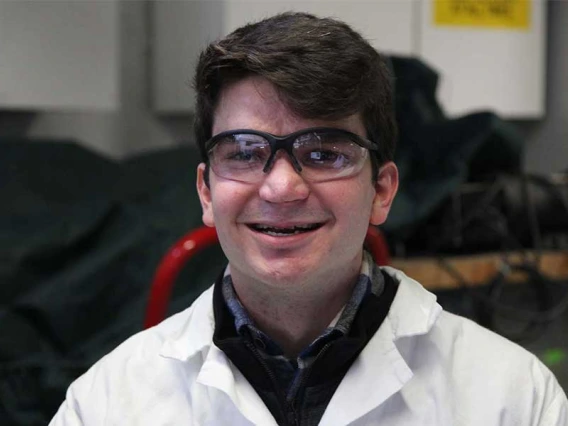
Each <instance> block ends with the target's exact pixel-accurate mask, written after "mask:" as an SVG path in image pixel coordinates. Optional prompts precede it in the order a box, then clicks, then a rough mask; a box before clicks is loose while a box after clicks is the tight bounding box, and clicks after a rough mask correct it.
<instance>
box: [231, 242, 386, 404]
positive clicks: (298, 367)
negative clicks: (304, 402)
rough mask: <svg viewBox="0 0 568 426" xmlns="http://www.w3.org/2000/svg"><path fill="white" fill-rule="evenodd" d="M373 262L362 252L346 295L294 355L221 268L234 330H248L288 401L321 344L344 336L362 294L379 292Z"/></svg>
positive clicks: (244, 332)
mask: <svg viewBox="0 0 568 426" xmlns="http://www.w3.org/2000/svg"><path fill="white" fill-rule="evenodd" d="M373 266H374V262H373V258H372V257H371V255H370V254H369V253H367V252H364V256H363V262H362V264H361V271H360V273H359V279H358V281H357V284H356V285H355V287H354V288H353V293H352V294H351V297H350V299H349V300H348V301H347V303H346V304H345V306H344V307H343V309H342V310H341V311H340V312H339V313H338V315H337V316H336V317H335V318H334V320H333V321H332V322H331V324H330V325H329V326H328V327H327V328H326V329H325V330H324V332H323V333H322V334H321V335H320V336H319V337H318V338H317V339H315V340H314V341H313V342H312V343H311V344H310V345H309V346H308V347H306V348H305V349H304V350H303V351H302V352H300V354H299V355H298V357H297V358H295V359H294V358H287V357H286V356H285V355H284V352H283V351H282V349H281V348H280V346H279V345H278V344H277V343H276V342H275V341H274V340H272V339H271V338H270V337H269V336H268V335H266V334H265V333H263V332H262V331H261V330H259V329H258V328H257V327H256V325H255V324H254V321H253V320H252V318H251V317H250V316H249V314H248V313H247V311H246V310H245V308H244V307H243V305H242V304H241V302H240V301H239V299H238V297H237V294H236V293H235V289H234V287H233V281H232V279H231V275H230V268H229V267H227V269H226V270H225V275H224V277H223V287H222V290H223V297H224V298H225V303H226V304H227V307H228V308H229V310H230V311H231V313H232V314H233V316H234V317H235V328H236V330H237V333H238V334H239V335H240V336H241V337H242V338H247V335H248V334H249V333H250V336H252V340H253V343H254V344H255V346H256V347H257V349H258V352H259V354H260V356H261V357H262V358H264V360H265V361H266V363H267V364H268V365H269V367H270V369H271V370H272V371H273V372H274V374H275V375H276V377H277V379H278V382H279V383H280V385H281V387H282V389H284V390H285V394H286V398H287V400H288V401H291V400H292V399H293V398H294V397H295V396H296V394H297V392H298V390H299V387H300V384H301V383H302V378H303V377H304V375H305V374H306V372H307V371H308V369H309V367H310V366H311V365H312V363H313V362H314V360H315V359H316V357H317V355H318V354H319V352H320V351H321V350H322V348H323V347H324V346H325V345H326V344H327V343H329V342H331V341H333V340H335V339H338V338H340V337H342V336H345V335H346V334H347V333H348V332H349V329H350V327H351V324H352V323H353V319H354V318H355V315H356V314H357V311H358V310H359V307H360V306H361V302H362V301H363V300H364V298H365V296H366V295H367V294H369V293H373V294H375V295H376V296H380V294H381V293H382V292H383V288H384V280H383V279H382V275H380V274H379V275H378V277H377V276H375V279H374V280H372V279H371V274H372V271H373Z"/></svg>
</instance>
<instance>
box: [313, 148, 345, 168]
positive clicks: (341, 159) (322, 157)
mask: <svg viewBox="0 0 568 426" xmlns="http://www.w3.org/2000/svg"><path fill="white" fill-rule="evenodd" d="M308 156H309V158H306V157H308ZM303 160H304V161H303V162H304V163H305V164H306V165H310V166H320V167H331V168H334V169H336V168H340V167H343V166H344V165H345V164H347V163H348V162H349V159H348V158H347V157H346V156H345V155H344V154H343V153H341V152H337V151H333V150H323V149H318V150H313V151H310V152H308V153H307V155H306V156H304V158H303Z"/></svg>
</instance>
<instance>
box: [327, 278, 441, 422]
mask: <svg viewBox="0 0 568 426" xmlns="http://www.w3.org/2000/svg"><path fill="white" fill-rule="evenodd" d="M383 269H384V270H385V271H386V272H387V273H388V274H389V275H391V276H392V277H393V278H394V279H395V280H396V281H397V282H398V283H399V286H398V290H397V293H396V296H395V298H394V300H393V303H392V305H391V308H390V310H389V313H388V315H387V317H386V318H385V320H384V321H383V323H382V324H381V326H380V327H379V329H378V330H377V332H376V333H375V335H374V336H373V337H372V338H371V340H369V343H367V346H366V347H365V349H363V351H362V352H361V354H360V355H359V357H358V358H357V359H356V360H355V362H354V363H353V365H352V366H351V368H350V369H349V371H348V372H347V374H346V376H345V377H344V378H343V380H342V382H341V384H340V385H339V387H338V388H337V391H336V392H335V394H334V395H333V397H332V399H331V401H330V403H329V405H328V407H327V410H326V411H325V413H324V415H323V417H322V420H321V422H320V425H322V426H339V425H341V426H345V425H348V424H350V423H352V422H354V421H355V420H357V419H359V418H361V417H362V416H364V415H365V414H367V413H369V412H370V411H372V410H374V409H376V408H377V407H379V406H380V405H381V404H383V403H384V402H385V401H386V400H387V399H388V398H390V397H391V396H392V395H394V394H395V393H397V392H398V391H400V390H401V389H402V388H403V386H404V385H405V384H406V383H408V381H409V380H410V379H411V378H412V376H413V373H412V370H411V369H410V367H409V366H408V364H407V362H406V361H405V360H404V358H403V356H402V354H401V353H400V351H399V349H398V348H397V346H396V341H397V340H398V339H400V338H403V337H410V336H417V335H422V334H426V333H428V332H429V331H430V330H431V328H432V326H433V325H434V324H435V322H436V320H437V318H438V316H439V314H440V312H441V310H442V308H441V307H440V305H438V304H437V303H436V296H434V295H433V294H431V293H429V292H428V291H426V290H425V289H424V288H423V287H422V286H421V285H420V284H419V283H418V282H416V281H414V280H412V279H410V278H408V277H407V276H406V275H405V274H404V273H403V272H401V271H398V270H396V269H393V268H389V267H384V268H383Z"/></svg>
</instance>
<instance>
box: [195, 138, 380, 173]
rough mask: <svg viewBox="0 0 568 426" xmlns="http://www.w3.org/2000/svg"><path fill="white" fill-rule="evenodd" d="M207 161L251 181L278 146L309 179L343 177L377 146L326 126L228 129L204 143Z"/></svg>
mask: <svg viewBox="0 0 568 426" xmlns="http://www.w3.org/2000/svg"><path fill="white" fill-rule="evenodd" d="M205 146H206V149H207V152H208V157H209V165H210V167H211V169H212V170H213V172H214V173H215V174H216V175H218V176H220V177H223V178H226V179H232V180H237V181H241V182H248V183H254V182H258V181H260V180H262V179H263V177H264V175H265V174H266V173H268V172H270V170H271V168H272V166H273V164H274V161H275V157H276V153H277V152H278V151H279V150H284V151H285V152H286V153H288V156H289V158H290V161H291V163H292V165H293V166H294V169H295V170H296V171H297V172H298V173H301V175H302V177H303V178H304V179H306V180H309V181H312V182H323V181H327V180H333V179H340V178H346V177H349V176H353V175H355V174H357V173H359V172H360V171H361V169H362V168H363V166H364V164H365V160H366V159H367V156H368V155H369V150H377V146H376V145H375V144H374V143H373V142H371V141H369V140H367V139H363V138H361V137H360V136H358V135H356V134H355V133H352V132H349V131H347V130H343V129H336V128H330V127H314V128H309V129H303V130H300V131H297V132H294V133H291V134H289V135H286V136H275V135H272V134H270V133H265V132H260V131H258V130H250V129H239V130H229V131H226V132H222V133H219V134H217V135H215V136H213V137H212V138H211V139H210V140H209V141H207V143H206V144H205Z"/></svg>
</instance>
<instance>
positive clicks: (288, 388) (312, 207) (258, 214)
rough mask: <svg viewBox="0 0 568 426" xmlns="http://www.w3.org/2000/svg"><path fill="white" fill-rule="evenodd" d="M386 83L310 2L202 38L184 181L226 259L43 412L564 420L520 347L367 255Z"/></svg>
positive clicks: (221, 419)
mask: <svg viewBox="0 0 568 426" xmlns="http://www.w3.org/2000/svg"><path fill="white" fill-rule="evenodd" d="M389 80H390V77H389V75H388V72H387V69H386V67H385V65H384V63H383V62H382V60H381V58H380V56H379V55H378V54H377V52H376V51H375V50H374V49H373V48H372V47H371V46H370V45H369V44H368V43H367V42H366V41H364V40H363V39H362V38H361V36H360V35H359V34H357V33H356V32H354V31H353V30H352V29H351V28H349V27H348V26H347V25H345V24H343V23H341V22H338V21H335V20H331V19H320V18H316V17H314V16H311V15H307V14H283V15H278V16H275V17H272V18H269V19H266V20H264V21H261V22H259V23H256V24H253V25H248V26H245V27H243V28H240V29H238V30H236V31H235V32H234V33H232V34H231V35H229V36H228V37H226V38H225V39H223V40H221V41H219V42H216V43H213V44H211V45H210V46H208V47H207V49H206V50H205V51H204V52H203V53H202V55H201V57H200V61H199V64H198V67H197V73H196V78H195V87H196V89H197V94H198V99H197V108H196V135H197V141H198V144H199V147H200V149H201V153H202V156H203V163H202V164H201V165H200V166H199V168H198V170H197V189H198V193H199V197H200V199H201V204H202V207H203V221H204V222H205V224H207V225H209V226H215V227H216V229H217V233H218V235H219V240H220V242H221V245H222V248H223V250H224V252H225V254H226V256H227V258H228V261H229V264H228V266H227V267H226V269H225V270H224V271H223V273H222V274H221V275H220V277H219V279H218V280H217V282H216V283H215V285H214V286H213V287H212V288H211V289H209V290H208V291H206V292H205V293H204V294H203V295H201V296H200V297H199V299H198V300H197V301H196V302H195V303H194V304H193V305H192V306H191V307H190V308H189V309H187V310H186V311H184V312H181V313H180V314H177V315H175V316H173V317H172V318H169V319H167V320H166V321H164V322H163V323H162V324H160V325H159V326H157V327H154V328H153V329H150V330H147V331H144V332H142V333H140V334H138V335H136V336H134V337H132V338H131V339H129V340H128V341H126V342H125V343H124V344H122V345H121V346H119V347H118V348H117V349H116V350H115V351H113V352H112V353H110V354H109V355H107V356H106V357H105V358H103V359H102V360H101V361H99V362H98V363H97V364H95V365H94V366H93V367H92V368H91V369H90V370H89V371H88V372H87V373H86V374H85V375H84V376H82V377H81V378H79V379H78V380H77V381H76V382H75V383H74V384H72V385H71V387H70V388H69V391H68V395H67V399H66V401H65V402H64V403H63V405H62V406H61V408H60V410H59V412H58V414H57V415H56V417H55V418H54V420H53V422H52V424H53V425H79V424H85V425H102V424H109V425H110V424H120V425H166V424H173V425H177V424H180V425H181V424H185V425H250V424H257V425H263V426H264V425H274V424H279V425H317V424H321V425H348V424H353V425H377V424H388V425H436V426H439V425H448V426H459V425H471V426H474V425H475V426H479V425H484V426H486V425H527V426H528V425H541V426H544V425H557V426H559V425H567V424H568V402H567V400H566V396H565V394H564V393H563V391H562V390H561V389H560V387H559V385H558V383H557V382H556V380H555V378H554V377H553V376H552V375H551V373H550V372H549V371H548V370H547V369H546V367H544V366H543V365H542V364H541V363H540V362H539V361H538V359H537V358H536V357H534V356H533V355H531V354H530V353H528V352H526V351H525V350H523V349H522V348H520V347H518V346H516V345H514V344H512V343H510V342H508V341H506V340H505V339H503V338H501V337H499V336H497V335H495V334H493V333H491V332H489V331H487V330H485V329H483V328H481V327H479V326H477V325H476V324H474V323H472V322H470V321H468V320H465V319H463V318H460V317H457V316H454V315H452V314H449V313H446V312H444V311H442V309H441V308H440V306H439V305H437V304H436V301H435V297H434V296H433V295H432V294H430V293H428V292H427V291H426V290H424V289H423V288H422V287H421V286H420V284H418V283H417V282H415V281H413V280H411V279H410V278H408V277H406V276H405V275H404V274H403V273H401V272H399V271H396V270H394V269H392V268H380V267H378V266H377V265H375V264H374V262H373V261H372V259H371V257H370V256H369V254H368V253H366V252H365V250H364V248H363V240H364V238H365V234H366V231H367V228H368V226H369V225H380V224H381V223H383V222H384V221H385V220H386V218H387V214H388V211H389V207H390V205H391V202H392V200H393V197H394V196H395V193H396V190H397V185H398V174H397V169H396V166H395V165H394V164H393V162H392V157H393V151H394V141H395V138H396V128H395V124H394V123H395V120H394V116H393V109H392V93H391V87H390V82H389Z"/></svg>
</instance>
